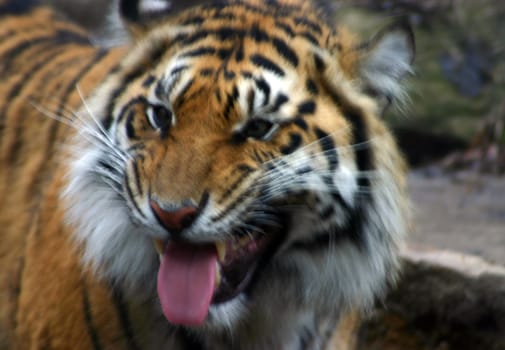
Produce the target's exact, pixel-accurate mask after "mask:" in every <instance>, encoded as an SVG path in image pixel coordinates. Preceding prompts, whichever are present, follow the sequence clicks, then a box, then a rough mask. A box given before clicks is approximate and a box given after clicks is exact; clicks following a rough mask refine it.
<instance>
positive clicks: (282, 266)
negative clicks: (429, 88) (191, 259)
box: [0, 0, 413, 349]
mask: <svg viewBox="0 0 505 350" xmlns="http://www.w3.org/2000/svg"><path fill="white" fill-rule="evenodd" d="M127 3H128V2H124V4H127ZM130 3H135V2H130ZM6 4H7V2H5V4H4V3H3V2H0V10H2V9H3V10H4V11H6V9H8V8H9V7H8V4H7V5H6ZM11 9H12V8H11ZM122 9H123V11H124V13H123V15H124V17H125V19H126V21H127V22H128V25H129V27H130V29H131V32H132V35H133V36H134V37H135V38H136V43H135V44H134V45H133V46H132V47H129V48H119V47H118V48H112V49H108V50H105V49H100V48H97V47H94V46H92V45H91V44H90V42H89V40H88V37H87V34H86V33H85V32H83V31H82V30H81V29H80V28H78V27H76V26H74V25H72V24H69V23H67V22H65V21H62V20H61V19H60V18H59V17H58V16H57V15H55V14H54V13H53V12H51V11H50V10H48V9H44V8H41V7H33V8H31V9H19V8H16V9H15V10H16V12H20V11H21V10H22V11H21V12H23V13H22V14H19V13H17V14H6V13H0V96H1V99H0V227H2V231H1V233H0V235H1V236H0V240H1V242H2V243H1V244H0V267H1V270H0V290H1V291H2V293H0V348H4V347H5V348H16V349H25V348H36V349H38V348H45V349H46V348H47V349H49V348H51V349H53V348H54V349H69V348H71V349H159V348H170V349H185V348H187V349H189V348H191V349H196V348H198V347H199V348H203V349H266V348H272V349H325V348H326V347H327V346H329V345H328V344H329V339H330V338H331V337H332V331H333V329H334V328H335V325H336V324H337V322H338V320H339V318H340V316H341V315H342V313H343V312H345V311H347V310H349V309H351V308H358V309H359V308H366V307H368V306H370V305H371V303H372V302H373V301H374V300H375V298H377V297H380V296H381V295H383V293H384V291H385V288H386V286H387V285H388V283H390V282H393V281H394V279H395V277H396V271H397V268H398V262H397V252H398V249H399V246H400V245H401V243H402V241H403V238H404V236H405V233H406V231H407V226H408V205H407V199H406V194H405V177H404V175H405V169H404V163H403V160H402V158H401V156H400V154H399V152H398V150H397V148H396V145H395V143H394V141H393V139H392V137H391V135H390V133H389V132H388V130H387V128H386V127H385V126H384V124H383V122H382V121H381V120H380V114H381V112H382V110H381V108H382V106H383V102H384V101H391V100H393V99H395V98H397V97H401V95H402V94H403V89H402V88H401V85H400V84H399V80H400V79H401V78H402V77H403V76H404V75H405V74H407V73H409V71H410V64H411V60H412V56H413V46H412V38H411V35H410V32H409V31H408V30H407V29H405V28H402V27H398V26H392V27H390V28H388V29H387V30H385V31H383V32H382V33H380V34H379V35H378V36H377V37H376V38H374V39H373V40H371V41H370V42H369V43H368V44H366V45H363V44H359V43H358V42H356V40H355V39H354V37H353V36H352V35H351V34H349V33H348V32H347V31H346V30H344V29H334V28H332V27H330V26H328V25H327V24H326V23H324V22H322V21H321V20H320V18H322V16H321V14H320V13H318V11H317V10H314V9H312V8H311V6H310V4H308V2H306V1H301V0H300V1H297V0H283V1H269V2H263V1H259V0H245V1H241V2H234V1H232V2H222V3H219V4H214V5H204V6H202V7H200V8H196V9H192V10H188V11H186V12H183V13H181V14H179V15H177V16H175V17H173V18H166V19H165V18H163V16H155V17H154V18H151V19H150V20H149V19H146V20H144V21H141V20H140V19H139V17H141V16H140V15H139V13H136V8H135V7H133V8H132V7H129V6H123V7H122ZM152 201H156V202H157V203H160V206H162V207H163V209H164V210H171V208H177V207H180V206H181V205H191V206H192V205H195V206H198V208H199V209H198V216H197V217H196V219H194V221H193V222H192V223H191V225H190V226H189V227H186V228H185V229H183V230H180V231H179V230H178V231H177V232H175V231H174V230H171V229H167V227H166V226H164V224H163V222H162V220H160V219H159V217H158V216H157V214H156V211H155V210H153V206H152V204H151V203H152ZM242 236H246V237H247V236H250V237H253V238H252V239H255V240H257V241H258V242H267V243H265V245H268V249H265V251H261V252H260V253H258V254H259V255H258V256H259V258H258V261H257V265H258V267H257V269H256V270H255V271H254V274H253V279H252V282H250V283H249V284H248V286H247V288H246V289H244V290H243V291H241V292H240V293H239V294H238V295H237V296H235V297H231V299H229V300H227V301H226V302H221V303H213V304H212V305H211V306H210V309H209V311H208V315H207V318H206V320H205V322H204V323H203V324H202V325H199V326H196V327H176V326H174V325H172V324H171V323H170V322H169V321H167V320H166V319H165V318H164V317H163V315H162V313H161V310H160V306H159V302H158V298H157V295H156V292H155V290H156V274H157V271H158V268H159V262H158V256H157V253H156V251H155V249H154V248H153V244H152V241H153V240H162V241H164V242H166V241H167V240H168V241H170V240H173V239H177V240H185V241H187V242H189V243H188V244H197V243H198V244H203V243H205V244H213V243H214V242H217V241H222V242H223V241H234V240H237V239H238V237H242ZM265 237H266V238H265ZM270 237H273V238H270ZM258 244H260V243H258ZM223 271H225V270H223ZM225 272H226V271H225ZM224 278H226V273H225V274H224Z"/></svg>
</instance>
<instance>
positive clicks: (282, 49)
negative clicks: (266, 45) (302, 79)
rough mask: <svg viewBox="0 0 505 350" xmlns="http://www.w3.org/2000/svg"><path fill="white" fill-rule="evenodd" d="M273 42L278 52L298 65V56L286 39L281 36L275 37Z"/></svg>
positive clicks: (294, 64)
mask: <svg viewBox="0 0 505 350" xmlns="http://www.w3.org/2000/svg"><path fill="white" fill-rule="evenodd" d="M272 44H273V45H274V48H275V49H276V50H277V52H278V53H279V54H280V55H281V56H282V57H284V58H285V59H286V60H287V61H288V62H289V63H291V64H292V65H293V66H294V67H297V66H298V56H297V55H296V53H295V51H293V50H292V49H291V48H290V47H289V46H288V45H287V44H286V43H285V42H284V41H282V40H281V39H279V38H274V39H273V40H272Z"/></svg>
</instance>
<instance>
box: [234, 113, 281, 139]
mask: <svg viewBox="0 0 505 350" xmlns="http://www.w3.org/2000/svg"><path fill="white" fill-rule="evenodd" d="M277 128H278V125H277V124H274V123H273V122H271V121H269V120H266V119H259V118H255V119H252V120H250V121H249V122H248V123H247V124H246V125H245V127H244V129H243V130H242V133H243V135H244V136H245V137H251V138H253V139H257V140H268V139H269V138H270V137H271V136H272V135H273V133H274V132H275V130H277Z"/></svg>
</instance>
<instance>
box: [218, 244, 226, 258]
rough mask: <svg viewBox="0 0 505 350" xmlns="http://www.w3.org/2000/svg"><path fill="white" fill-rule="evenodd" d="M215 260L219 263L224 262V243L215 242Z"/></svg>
mask: <svg viewBox="0 0 505 350" xmlns="http://www.w3.org/2000/svg"><path fill="white" fill-rule="evenodd" d="M216 251H217V258H218V260H219V261H224V259H225V257H226V243H225V242H222V241H219V242H216Z"/></svg>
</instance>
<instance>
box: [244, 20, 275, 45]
mask: <svg viewBox="0 0 505 350" xmlns="http://www.w3.org/2000/svg"><path fill="white" fill-rule="evenodd" d="M248 34H249V36H250V37H251V38H252V39H253V40H254V41H256V42H257V43H261V42H265V41H268V40H270V37H269V36H268V34H267V33H266V32H265V31H263V30H262V29H260V27H259V26H258V25H257V24H254V25H253V26H252V27H251V30H250V31H249V33H248Z"/></svg>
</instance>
